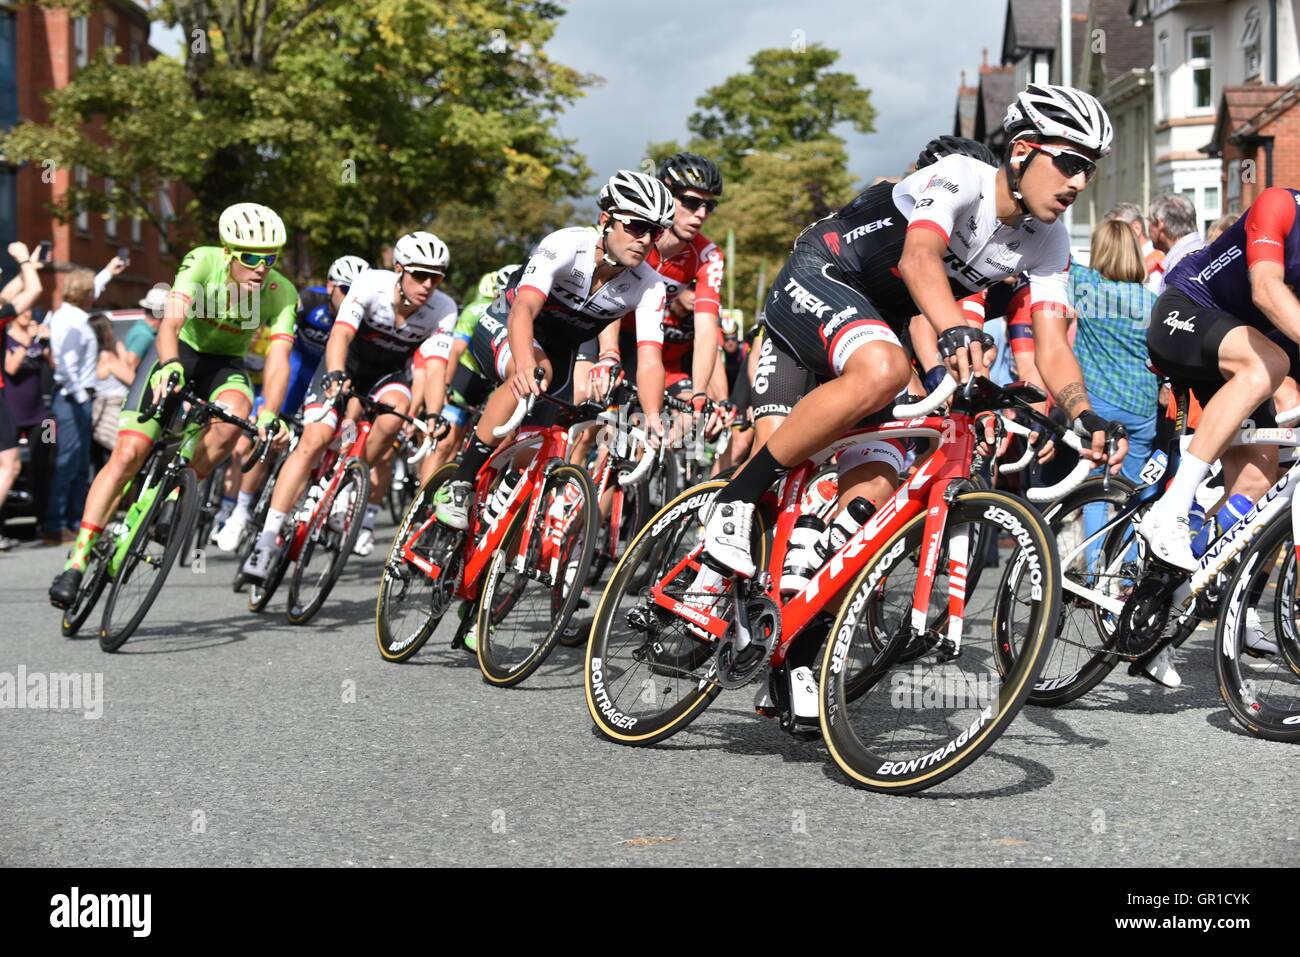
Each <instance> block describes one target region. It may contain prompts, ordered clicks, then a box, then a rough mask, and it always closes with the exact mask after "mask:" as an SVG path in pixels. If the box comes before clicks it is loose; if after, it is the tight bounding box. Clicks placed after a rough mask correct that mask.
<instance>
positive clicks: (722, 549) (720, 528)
mask: <svg viewBox="0 0 1300 957" xmlns="http://www.w3.org/2000/svg"><path fill="white" fill-rule="evenodd" d="M753 527H754V506H753V505H751V504H749V503H748V502H721V503H717V502H715V503H714V504H713V505H712V510H711V511H710V512H709V518H708V521H707V522H706V523H705V526H704V554H706V555H707V556H708V557H709V558H711V559H712V560H713V563H714V564H716V565H719V566H721V567H722V568H729V569H731V570H732V571H734V572H735V573H736V574H737V575H739V576H740V577H742V578H753V577H754V556H753V555H751V554H750V550H749V549H750V545H749V538H750V531H751V530H752V529H753Z"/></svg>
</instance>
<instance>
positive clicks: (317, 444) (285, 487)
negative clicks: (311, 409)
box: [271, 422, 334, 512]
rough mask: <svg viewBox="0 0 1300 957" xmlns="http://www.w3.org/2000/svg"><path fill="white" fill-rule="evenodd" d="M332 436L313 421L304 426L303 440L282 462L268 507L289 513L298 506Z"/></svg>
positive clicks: (332, 432)
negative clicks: (313, 470)
mask: <svg viewBox="0 0 1300 957" xmlns="http://www.w3.org/2000/svg"><path fill="white" fill-rule="evenodd" d="M333 437H334V429H333V428H332V427H331V426H330V425H328V424H327V423H324V422H312V423H309V424H308V425H305V426H303V430H302V438H300V439H299V440H298V445H297V446H296V447H295V448H294V450H293V452H292V453H290V455H289V457H288V458H287V459H285V462H284V465H283V466H282V467H281V469H280V476H279V478H277V479H276V480H275V489H274V490H273V491H272V492H271V508H272V509H273V510H274V511H277V512H288V511H289V510H290V509H292V508H293V507H294V506H295V505H296V504H298V499H299V498H301V497H302V493H303V489H305V488H306V487H307V480H308V478H310V477H311V472H312V469H314V468H315V467H316V463H317V462H319V461H320V457H321V453H322V452H324V451H325V447H326V446H327V445H329V444H330V440H331V439H332V438H333Z"/></svg>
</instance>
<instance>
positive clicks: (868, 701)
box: [819, 491, 1061, 794]
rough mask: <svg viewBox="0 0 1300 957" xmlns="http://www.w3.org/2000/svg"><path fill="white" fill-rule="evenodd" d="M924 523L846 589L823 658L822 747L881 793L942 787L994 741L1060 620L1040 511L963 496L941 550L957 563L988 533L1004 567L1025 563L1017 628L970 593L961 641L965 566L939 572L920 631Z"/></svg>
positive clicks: (899, 535) (919, 519) (988, 601)
mask: <svg viewBox="0 0 1300 957" xmlns="http://www.w3.org/2000/svg"><path fill="white" fill-rule="evenodd" d="M925 517H926V516H925V513H922V514H920V515H918V516H916V517H915V518H913V519H912V520H911V521H910V522H908V523H907V524H906V525H905V526H904V527H903V528H902V529H900V530H899V531H898V532H896V533H895V534H894V536H893V537H892V538H890V539H889V540H888V541H885V542H882V543H881V545H880V547H879V548H878V549H877V550H876V553H875V555H874V556H873V558H872V559H871V561H870V562H868V564H867V565H866V567H865V568H863V570H862V572H861V573H860V574H859V575H858V577H857V579H856V580H855V581H854V583H853V584H852V585H851V586H850V587H849V588H848V589H847V590H846V592H845V599H844V602H843V604H842V606H841V608H840V611H839V614H838V615H837V617H836V620H835V623H834V624H833V625H832V627H831V631H830V634H831V635H832V636H834V640H831V641H827V642H826V645H825V647H824V649H823V652H822V660H821V675H820V678H819V691H820V697H821V728H822V736H823V739H824V740H825V742H826V745H827V748H828V749H829V751H830V754H831V757H832V759H833V760H834V761H835V763H836V764H837V765H838V766H839V768H840V769H841V770H842V771H843V772H844V773H845V774H846V775H847V776H848V778H849V780H850V781H852V782H853V783H854V784H855V785H857V786H859V787H862V788H866V789H867V790H871V791H878V792H881V793H891V794H908V793H912V792H915V791H921V790H924V789H926V788H930V787H933V786H934V785H936V784H938V783H940V782H941V781H945V780H947V779H948V778H950V777H952V776H953V775H954V774H957V773H958V772H960V771H961V770H963V769H964V768H966V767H968V766H970V764H972V763H973V762H974V761H975V760H976V759H977V758H978V757H979V756H980V755H981V754H983V753H984V751H985V750H986V749H987V748H988V747H989V745H991V744H992V743H993V742H994V741H995V740H997V738H998V736H999V735H1001V733H1002V732H1003V731H1004V730H1006V728H1007V727H1008V726H1009V725H1010V723H1011V722H1012V721H1013V720H1014V719H1015V716H1016V714H1017V713H1019V711H1020V708H1021V706H1022V705H1023V704H1024V702H1025V699H1026V698H1027V697H1028V696H1029V692H1030V691H1031V690H1032V688H1033V684H1034V679H1035V678H1036V677H1037V674H1038V672H1039V670H1040V669H1041V668H1042V665H1043V661H1044V659H1045V658H1046V650H1047V648H1048V646H1049V644H1050V641H1051V636H1052V632H1053V629H1054V628H1055V625H1056V619H1057V615H1058V614H1059V611H1060V601H1061V599H1060V585H1059V580H1058V579H1057V577H1056V575H1057V571H1056V569H1057V556H1056V548H1055V545H1054V542H1053V540H1052V536H1051V533H1050V532H1049V531H1048V529H1047V527H1046V525H1045V524H1044V522H1043V520H1042V518H1041V516H1039V514H1038V512H1037V511H1035V510H1034V509H1033V508H1032V507H1031V506H1029V505H1028V504H1026V503H1024V502H1022V501H1021V500H1020V499H1018V498H1015V497H1014V496H1011V495H1007V494H1005V493H1002V492H993V491H974V492H964V493H962V494H960V495H958V496H957V497H956V499H955V500H954V502H953V505H952V508H951V510H950V512H949V515H948V522H947V526H946V528H945V531H944V541H943V542H942V543H941V544H942V548H943V549H944V553H945V554H946V555H948V556H951V555H953V554H954V552H956V553H957V554H960V549H959V548H956V546H957V545H959V544H962V545H963V546H964V547H967V548H968V547H969V543H970V542H972V541H975V540H977V539H978V538H979V537H980V534H984V535H991V536H994V538H993V539H992V540H994V541H998V542H999V546H998V548H999V552H1000V553H1001V555H1000V558H1002V560H1004V561H1006V562H1008V563H1011V562H1017V561H1019V562H1022V563H1024V565H1025V567H1026V572H1025V573H1024V574H1022V575H1021V576H1020V577H1019V584H1020V590H1019V591H1018V593H1017V596H1016V599H1017V600H1016V601H1015V602H1012V603H1011V604H1010V606H1009V607H1007V608H1005V609H1004V610H1003V613H1005V614H1007V615H1009V616H1011V618H1012V620H1009V621H1000V620H998V617H997V616H998V607H999V606H998V605H997V604H996V603H995V602H994V601H993V596H992V595H988V594H985V595H975V594H974V593H967V594H965V597H966V606H965V612H964V616H963V622H962V630H961V633H960V635H959V636H954V635H953V633H952V630H951V629H952V622H951V619H950V618H949V615H948V609H949V602H950V595H951V594H954V593H955V594H963V593H964V582H965V575H966V568H965V563H959V562H954V561H951V560H945V561H942V562H941V563H940V565H939V567H938V569H937V570H936V572H935V579H934V588H933V593H932V597H931V601H930V608H929V609H928V611H927V618H926V622H927V626H926V629H925V631H924V632H922V633H919V634H917V633H914V631H913V627H912V620H911V618H912V604H913V601H914V599H915V595H916V591H917V585H918V579H919V575H920V572H919V562H920V558H921V548H922V539H923V537H924V529H925ZM981 524H983V525H987V526H988V528H987V529H985V530H983V532H982V533H980V532H978V531H977V530H976V528H975V527H976V526H978V525H981ZM990 609H992V611H990ZM936 623H940V624H936ZM1007 634H1011V635H1014V636H1015V640H1016V643H1017V647H1018V653H1017V655H1016V657H1015V658H1014V661H1013V662H1012V664H1011V667H1010V668H1009V669H1008V670H1007V671H1005V672H1003V671H1001V670H1000V666H1001V656H1000V655H999V654H998V651H997V648H996V645H997V643H998V641H999V640H1002V636H1004V635H1007ZM954 639H955V640H954Z"/></svg>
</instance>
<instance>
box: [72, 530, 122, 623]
mask: <svg viewBox="0 0 1300 957" xmlns="http://www.w3.org/2000/svg"><path fill="white" fill-rule="evenodd" d="M111 546H112V536H111V535H110V536H109V541H108V542H96V543H95V547H94V548H92V549H91V550H90V555H89V556H87V558H86V571H85V574H83V575H82V576H81V588H79V589H78V590H77V597H76V598H75V599H74V600H73V602H72V605H71V606H70V607H69V608H68V610H67V611H65V612H64V613H63V622H62V629H63V636H64V637H65V638H71V637H73V636H74V635H75V634H76V633H77V632H78V631H80V630H81V626H82V625H83V624H84V623H85V621H86V619H87V618H89V617H90V613H91V612H92V611H94V610H95V605H96V604H98V603H99V596H100V595H102V594H103V593H104V587H105V586H106V585H107V584H108V550H109V548H111Z"/></svg>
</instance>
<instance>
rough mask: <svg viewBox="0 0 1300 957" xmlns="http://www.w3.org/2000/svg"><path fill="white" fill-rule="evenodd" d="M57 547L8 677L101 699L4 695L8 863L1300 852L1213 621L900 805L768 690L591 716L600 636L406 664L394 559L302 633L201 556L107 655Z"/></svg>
mask: <svg viewBox="0 0 1300 957" xmlns="http://www.w3.org/2000/svg"><path fill="white" fill-rule="evenodd" d="M386 538H387V535H386V533H385V531H384V530H382V529H381V534H380V539H381V542H385V541H386ZM214 551H215V549H214ZM61 563H62V557H61V550H60V549H51V548H42V547H39V546H35V545H26V546H23V547H21V548H19V549H17V550H15V551H13V552H10V553H8V554H5V555H0V596H2V599H0V600H2V604H0V608H3V614H2V616H0V635H2V636H3V637H2V638H0V681H3V676H4V674H5V673H8V674H9V675H13V676H17V675H18V674H19V668H23V669H25V671H26V673H27V674H28V675H31V674H36V673H51V672H60V673H68V672H73V673H80V672H84V673H90V674H91V675H92V676H93V675H96V674H98V675H102V700H100V707H101V712H102V713H101V714H100V716H99V717H97V718H87V717H85V716H84V714H83V713H78V712H74V711H53V710H48V709H47V710H39V709H37V710H33V709H30V708H0V741H2V742H3V747H2V748H0V780H3V782H4V783H3V788H4V798H3V800H0V864H4V865H11V866H12V865H35V866H65V865H190V866H196V865H198V866H211V865H257V864H273V865H343V866H353V865H356V866H374V865H388V864H397V865H437V864H461V865H502V864H522V865H545V864H593V865H609V864H615V865H620V864H622V865H638V864H680V865H691V866H709V865H716V864H750V865H761V864H766V863H789V864H798V865H824V864H850V865H853V864H858V865H913V866H914V865H934V866H952V865H985V864H987V865H1006V864H1011V865H1034V866H1060V865H1128V866H1134V865H1138V866H1141V865H1154V866H1186V865H1211V866H1220V865H1228V866H1249V865H1290V866H1295V865H1296V864H1298V863H1300V820H1298V819H1297V818H1296V816H1295V814H1294V810H1295V801H1294V796H1295V782H1296V780H1297V771H1298V768H1300V765H1297V761H1300V749H1297V748H1295V747H1289V746H1287V745H1281V744H1274V743H1270V742H1266V741H1261V740H1257V739H1254V738H1252V737H1249V736H1248V735H1247V734H1246V733H1245V732H1244V731H1242V730H1240V729H1239V728H1238V726H1237V725H1236V724H1234V723H1233V722H1232V721H1231V719H1230V718H1229V717H1228V715H1227V713H1226V712H1225V710H1224V709H1223V707H1222V706H1221V705H1220V702H1219V700H1218V693H1217V689H1216V686H1215V682H1214V673H1213V663H1212V661H1211V658H1210V654H1209V648H1208V642H1209V634H1208V633H1207V632H1201V633H1199V634H1198V635H1197V636H1195V637H1194V638H1193V640H1192V641H1190V642H1189V643H1188V644H1187V645H1186V646H1185V647H1184V650H1183V656H1182V660H1181V663H1180V670H1181V672H1182V674H1183V679H1184V684H1183V687H1182V688H1180V689H1178V690H1177V691H1166V690H1163V689H1161V688H1158V687H1156V686H1155V685H1152V684H1150V683H1148V682H1145V681H1140V680H1138V679H1132V678H1128V677H1127V676H1124V675H1123V674H1122V669H1120V670H1119V672H1117V673H1116V674H1114V675H1112V676H1111V677H1110V678H1109V679H1108V680H1107V681H1106V682H1105V683H1104V684H1103V685H1102V686H1100V687H1099V688H1098V689H1096V690H1095V691H1094V692H1093V693H1092V694H1091V695H1089V696H1088V697H1086V698H1085V699H1083V700H1082V701H1080V702H1078V703H1076V704H1074V705H1073V706H1070V707H1068V708H1066V709H1061V710H1055V711H1047V710H1042V709H1033V708H1027V709H1025V710H1024V711H1022V712H1021V715H1020V716H1019V717H1018V718H1017V720H1016V722H1015V724H1014V725H1013V726H1012V727H1011V729H1010V730H1009V731H1008V732H1007V733H1006V734H1005V735H1003V737H1002V738H1001V739H1000V740H999V741H998V742H997V743H996V744H995V745H994V747H993V749H992V750H991V751H990V752H989V753H988V754H986V755H985V756H984V757H983V758H981V760H980V761H979V762H978V763H977V764H976V765H975V766H974V767H973V768H971V769H969V770H967V771H965V772H964V773H962V774H961V775H959V776H957V777H956V778H954V779H952V780H950V781H948V782H946V783H944V784H942V785H940V786H939V787H937V788H934V789H932V790H930V791H928V792H925V793H924V794H923V795H920V796H915V797H910V798H902V797H888V796H881V795H874V794H869V793H866V792H863V791H859V790H856V789H854V788H853V787H850V786H849V785H848V784H847V783H846V781H845V779H844V778H843V777H842V775H841V774H840V773H839V771H838V770H837V769H836V768H835V767H834V765H833V764H832V763H831V762H829V760H828V759H827V756H826V752H825V749H824V748H823V747H821V746H820V745H819V744H817V743H800V742H796V741H794V740H792V739H791V738H789V737H788V736H787V735H785V734H784V733H783V732H782V731H781V730H780V729H779V728H778V727H777V725H776V723H775V722H773V721H766V720H764V719H761V718H758V717H756V716H755V715H754V714H753V711H752V708H751V701H752V697H753V695H752V689H749V690H744V691H736V692H730V693H724V694H723V696H722V697H720V698H719V699H718V701H717V702H715V704H714V705H713V707H712V708H711V709H710V710H709V712H708V713H706V714H705V715H704V716H703V717H702V718H701V719H700V720H698V721H697V722H695V723H694V724H693V725H692V726H691V727H690V728H689V729H688V730H686V731H685V732H683V733H682V734H680V735H678V736H677V737H675V738H673V739H671V740H669V741H668V742H666V743H664V744H662V745H660V746H658V747H656V748H651V749H631V748H623V747H619V746H617V745H613V744H608V743H605V742H604V741H603V740H599V739H597V738H595V737H594V736H593V735H592V731H591V719H590V718H589V716H588V715H587V711H586V707H585V705H584V702H583V695H582V688H581V684H580V675H581V671H580V668H581V654H582V649H564V648H560V649H557V651H556V653H555V654H554V656H553V657H552V659H551V660H550V661H549V662H548V663H547V664H546V666H544V667H543V669H542V670H541V671H540V672H539V673H538V674H537V675H536V676H535V677H534V678H533V679H532V680H531V681H530V682H529V683H528V684H526V685H524V686H523V687H522V688H519V689H514V690H498V689H495V688H491V687H489V686H487V685H485V684H484V683H483V682H482V680H481V679H480V677H479V673H478V669H477V667H476V665H475V663H474V660H473V658H472V657H471V656H469V655H467V654H465V653H464V652H452V651H451V650H450V649H449V648H448V647H447V646H448V642H449V640H450V636H451V625H450V616H449V619H448V622H444V625H443V627H442V629H441V630H440V631H439V633H438V634H437V635H435V637H434V638H433V639H431V640H430V642H429V644H428V645H427V646H426V649H425V650H424V651H422V652H421V653H420V654H419V655H418V656H417V657H416V658H415V659H414V660H413V661H412V662H410V663H408V664H406V665H400V666H399V665H390V664H386V663H384V662H383V661H381V660H380V658H379V656H378V654H377V653H376V650H375V645H374V637H373V635H374V626H373V614H374V598H375V589H376V583H377V578H378V572H379V566H380V558H379V553H378V552H377V553H376V554H375V555H374V556H371V557H370V558H368V559H354V560H353V562H352V564H351V565H350V567H349V568H348V570H347V571H346V572H345V574H344V578H343V580H342V581H341V582H340V584H339V586H338V587H337V588H336V590H335V592H334V595H333V596H332V598H331V600H330V603H329V604H328V605H327V606H326V608H325V610H324V611H323V612H322V613H321V614H320V615H319V616H318V617H317V619H316V620H315V621H314V622H313V623H311V624H310V625H309V626H307V627H303V628H297V627H294V626H292V625H289V624H288V623H287V622H286V621H285V619H284V617H283V610H284V604H283V599H282V598H280V599H279V600H277V601H275V602H273V604H272V606H271V608H270V609H269V610H268V612H267V613H265V614H263V615H261V616H253V615H251V614H249V613H248V612H247V610H246V608H245V604H244V599H243V597H242V596H236V595H234V594H232V593H231V591H230V588H229V578H230V573H231V571H232V569H233V561H232V559H230V558H229V557H226V556H222V555H219V554H214V555H210V556H209V557H208V560H207V563H206V567H205V570H204V571H203V573H201V574H199V573H194V572H192V571H190V570H189V569H180V570H178V571H177V572H174V573H173V575H172V578H171V579H170V580H169V582H168V585H167V588H166V589H165V591H164V593H163V596H162V597H161V599H160V600H159V602H158V604H157V605H156V606H155V607H154V609H153V613H152V615H151V617H150V618H149V619H148V620H147V621H146V623H145V625H144V627H143V628H142V630H141V631H140V632H139V633H138V634H137V635H136V636H135V637H134V638H132V639H131V640H130V641H129V642H128V643H127V644H126V645H125V646H124V647H123V649H122V651H121V652H120V653H119V654H116V655H106V654H103V653H102V652H101V651H100V650H99V646H98V643H97V642H96V641H94V640H93V638H89V637H87V638H84V639H65V638H63V637H61V635H60V633H59V619H58V614H57V612H55V611H54V610H53V609H51V608H50V606H49V604H48V603H47V600H46V597H45V590H46V588H47V586H48V584H49V581H50V579H51V577H52V576H53V575H54V573H55V572H56V571H57V570H58V568H59V567H60V566H61ZM992 578H994V576H985V579H992ZM980 587H981V589H984V588H986V587H989V586H988V585H987V584H986V583H985V582H982V583H981V586H980ZM96 620H97V619H92V621H91V622H90V623H89V624H88V626H87V628H86V629H85V631H86V633H87V634H88V635H90V634H93V633H94V630H95V629H94V627H93V626H94V624H95V622H96ZM94 680H96V679H94V678H93V677H92V678H91V681H92V682H93V681H94ZM91 687H92V688H93V687H94V685H93V683H92V685H91ZM84 704H85V702H83V706H84Z"/></svg>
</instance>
